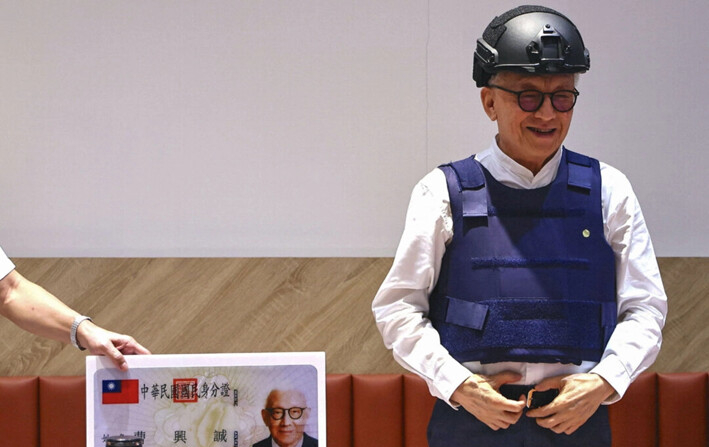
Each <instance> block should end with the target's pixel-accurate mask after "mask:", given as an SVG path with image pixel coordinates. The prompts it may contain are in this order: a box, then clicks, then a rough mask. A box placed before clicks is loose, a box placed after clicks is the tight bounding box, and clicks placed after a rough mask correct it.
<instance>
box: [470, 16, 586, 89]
mask: <svg viewBox="0 0 709 447" xmlns="http://www.w3.org/2000/svg"><path fill="white" fill-rule="evenodd" d="M590 66H591V59H590V58H589V55H588V50H587V49H586V47H584V45H583V40H582V39H581V34H580V33H579V30H578V29H576V26H574V24H573V23H572V22H571V20H569V19H568V18H566V17H565V16H564V15H562V14H561V13H559V12H557V11H554V10H553V9H550V8H545V7H543V6H519V7H517V8H515V9H512V10H510V11H507V12H506V13H504V14H502V15H501V16H498V17H495V18H494V19H493V20H492V22H490V24H489V25H488V26H487V28H485V32H484V33H483V37H482V39H478V45H477V48H476V49H475V57H474V59H473V79H474V80H475V83H476V84H477V86H478V87H483V86H485V85H487V83H488V81H489V80H490V77H491V76H492V74H494V73H498V72H500V71H503V70H508V71H510V70H511V71H518V72H522V73H539V74H543V73H548V74H553V73H583V72H585V71H586V70H588V69H589V67H590Z"/></svg>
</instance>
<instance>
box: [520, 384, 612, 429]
mask: <svg viewBox="0 0 709 447" xmlns="http://www.w3.org/2000/svg"><path fill="white" fill-rule="evenodd" d="M552 388H557V389H559V395H558V396H557V397H556V399H554V400H553V401H552V402H551V403H550V404H549V405H545V406H543V407H540V408H536V409H534V410H529V411H528V412H527V416H529V417H532V418H537V424H539V425H540V426H542V427H545V428H548V429H550V430H552V431H553V432H554V433H565V434H567V435H570V434H571V433H573V432H575V431H576V430H578V428H579V427H581V426H582V425H583V424H584V423H585V422H586V421H587V420H588V419H589V418H590V417H591V416H592V415H593V413H595V412H596V410H598V407H599V406H600V405H601V403H602V402H603V401H604V400H606V399H607V398H608V397H610V396H611V395H612V394H613V393H614V392H615V391H614V390H613V387H611V386H610V385H609V384H608V382H606V381H605V380H604V379H603V378H602V377H601V376H599V375H598V374H593V373H586V374H571V375H568V376H557V377H550V378H548V379H545V380H542V381H541V382H540V383H539V384H538V385H537V386H536V387H535V389H536V390H538V391H546V390H549V389H552Z"/></svg>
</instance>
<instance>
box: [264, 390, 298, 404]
mask: <svg viewBox="0 0 709 447" xmlns="http://www.w3.org/2000/svg"><path fill="white" fill-rule="evenodd" d="M269 400H270V402H271V405H273V406H290V405H297V406H304V405H305V396H304V395H303V393H301V392H300V391H297V390H284V391H274V392H273V393H271V395H270V399H269Z"/></svg>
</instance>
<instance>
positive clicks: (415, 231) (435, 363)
mask: <svg viewBox="0 0 709 447" xmlns="http://www.w3.org/2000/svg"><path fill="white" fill-rule="evenodd" d="M451 237H452V222H451V217H450V206H449V199H448V190H447V187H446V180H445V175H444V174H443V172H442V171H441V170H439V169H435V170H433V171H432V172H431V173H429V174H428V175H427V176H426V177H424V178H423V179H422V180H421V181H420V182H419V183H418V184H417V185H416V187H415V188H414V191H413V193H412V195H411V201H410V203H409V208H408V211H407V215H406V225H405V228H404V232H403V235H402V237H401V241H400V243H399V247H398V249H397V252H396V256H395V258H394V263H393V265H392V267H391V270H390V271H389V274H388V275H387V277H386V279H385V280H384V282H383V283H382V285H381V287H380V288H379V291H378V292H377V294H376V296H375V297H374V301H373V303H372V311H373V313H374V318H375V320H376V324H377V328H378V329H379V332H380V333H381V334H382V338H383V340H384V344H385V346H386V347H387V348H388V349H391V350H392V352H393V354H394V358H395V359H396V361H397V362H398V363H399V364H401V366H403V367H404V368H406V369H408V370H409V371H412V372H414V373H416V374H418V375H419V376H420V377H422V378H423V379H424V380H425V381H426V383H427V384H428V388H429V390H430V391H431V394H432V395H433V396H435V397H438V398H440V399H442V400H444V401H446V402H449V403H450V396H451V395H452V394H453V392H454V391H455V389H456V388H457V387H458V386H459V385H460V384H461V383H462V382H463V381H465V379H467V378H468V377H469V376H470V374H471V373H470V371H469V370H468V369H467V368H465V367H464V366H463V365H461V364H460V363H459V362H458V361H456V360H455V359H454V358H453V357H451V355H450V354H449V353H448V351H447V350H446V349H445V348H444V347H443V346H442V345H441V341H440V337H439V335H438V332H437V331H436V329H434V328H433V326H432V324H431V321H430V320H429V319H428V310H429V303H428V297H429V294H430V293H431V291H432V290H433V288H434V287H435V284H436V281H437V279H438V273H439V271H440V266H441V259H442V258H443V254H444V252H445V247H446V243H447V241H449V240H450V238H451Z"/></svg>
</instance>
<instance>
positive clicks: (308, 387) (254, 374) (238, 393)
mask: <svg viewBox="0 0 709 447" xmlns="http://www.w3.org/2000/svg"><path fill="white" fill-rule="evenodd" d="M126 359H127V361H128V366H129V370H128V371H127V372H122V371H120V370H119V369H117V368H116V367H115V366H113V363H112V362H111V361H110V360H109V359H107V358H105V357H100V356H89V357H87V359H86V440H87V446H88V447H103V446H104V445H105V442H104V441H105V439H106V438H107V437H109V436H117V435H132V436H138V437H141V438H143V440H144V446H145V447H167V446H170V447H251V446H253V445H258V446H259V447H260V446H261V445H262V444H259V443H260V442H263V443H264V444H265V445H267V446H268V447H270V446H271V444H270V443H268V440H269V437H271V436H272V437H274V438H276V440H278V439H283V440H286V441H287V440H290V439H293V437H300V436H301V434H302V436H303V437H304V439H305V442H304V446H312V445H317V446H326V445H327V444H326V440H325V432H326V429H325V427H326V425H325V353H324V352H304V353H250V354H182V355H145V356H126ZM267 401H268V402H269V404H268V405H270V407H278V408H276V409H274V408H270V407H269V409H267V407H266V406H267ZM274 402H275V404H276V405H273V403H274ZM283 408H285V411H283V410H282V409H283ZM276 419H278V420H276ZM267 424H268V425H267ZM269 427H270V428H269Z"/></svg>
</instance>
